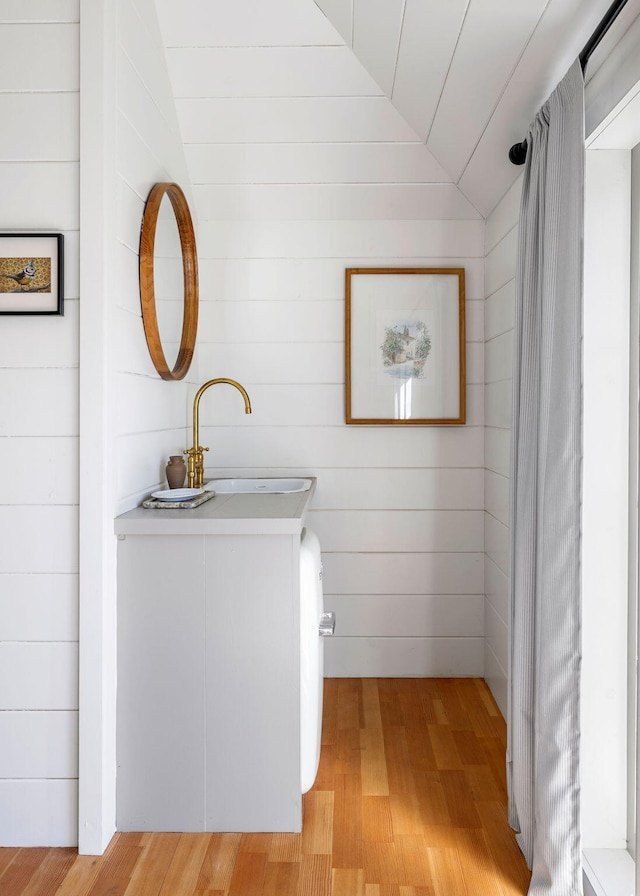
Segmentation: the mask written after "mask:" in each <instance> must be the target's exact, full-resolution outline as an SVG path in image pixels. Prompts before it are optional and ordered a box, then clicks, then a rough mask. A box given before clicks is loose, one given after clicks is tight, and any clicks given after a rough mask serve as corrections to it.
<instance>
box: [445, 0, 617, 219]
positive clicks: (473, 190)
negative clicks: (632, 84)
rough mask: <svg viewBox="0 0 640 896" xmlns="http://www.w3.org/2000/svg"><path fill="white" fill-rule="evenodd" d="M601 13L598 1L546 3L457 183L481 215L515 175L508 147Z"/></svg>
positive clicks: (517, 170) (523, 130)
mask: <svg viewBox="0 0 640 896" xmlns="http://www.w3.org/2000/svg"><path fill="white" fill-rule="evenodd" d="M605 5H606V3H605ZM602 14H603V2H602V0H552V2H550V3H549V6H548V7H547V10H546V12H545V15H544V16H543V17H542V19H541V20H540V24H539V26H538V28H537V29H536V31H535V33H534V35H533V37H532V38H531V40H530V42H529V44H528V46H527V49H526V50H525V52H524V53H523V55H522V58H521V60H520V62H519V64H518V67H517V69H516V70H515V72H514V73H513V75H512V77H511V78H510V80H509V82H508V84H507V85H506V86H505V89H504V92H503V94H502V96H501V98H500V104H499V105H498V106H497V108H496V109H495V111H494V113H493V115H492V117H491V120H490V121H489V123H488V125H487V128H486V130H485V131H484V133H483V134H482V138H481V140H480V141H479V143H478V145H477V147H476V149H475V151H474V153H473V155H472V157H471V159H470V161H469V163H468V165H467V167H466V169H465V171H464V174H463V175H462V177H461V178H460V180H459V182H458V186H459V187H460V189H461V190H462V191H463V192H464V194H465V195H466V196H467V197H468V198H469V200H470V201H471V202H472V203H473V204H474V205H475V207H476V208H478V209H479V210H480V211H481V212H482V214H483V215H484V216H485V217H488V215H489V214H490V212H492V211H493V209H494V207H495V206H496V205H497V203H498V202H499V201H500V199H501V198H502V196H504V194H505V193H506V192H507V190H508V189H509V187H510V186H511V184H512V183H513V182H514V180H516V178H517V177H518V176H519V175H520V174H521V169H520V168H519V167H518V166H516V165H512V164H511V162H510V161H509V157H508V152H509V147H510V146H511V145H512V144H513V143H516V142H519V141H520V140H523V139H524V138H525V137H526V133H527V129H528V127H529V123H530V121H531V120H532V119H533V117H534V116H535V114H536V112H537V111H538V109H539V108H540V107H541V106H542V104H543V103H544V102H545V101H546V99H547V98H548V96H549V94H550V93H551V92H552V91H553V90H554V89H555V87H556V85H557V84H558V82H559V81H560V80H561V79H562V78H563V77H564V75H565V73H566V71H567V70H568V68H569V66H570V65H571V63H572V62H573V61H574V59H576V58H577V56H578V53H579V52H580V50H581V49H582V47H583V46H584V45H585V43H586V42H587V40H588V38H589V36H590V35H591V33H592V32H593V29H594V28H595V27H596V25H597V24H598V22H599V20H600V19H601V18H602Z"/></svg>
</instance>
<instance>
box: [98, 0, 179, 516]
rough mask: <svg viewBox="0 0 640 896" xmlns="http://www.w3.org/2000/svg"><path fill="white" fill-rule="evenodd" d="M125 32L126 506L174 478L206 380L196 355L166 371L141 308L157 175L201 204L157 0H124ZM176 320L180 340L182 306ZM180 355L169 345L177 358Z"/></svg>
mask: <svg viewBox="0 0 640 896" xmlns="http://www.w3.org/2000/svg"><path fill="white" fill-rule="evenodd" d="M117 33H118V58H117V66H118V93H117V106H118V110H117V160H116V165H117V183H116V185H115V189H116V194H117V204H118V210H117V216H116V220H117V234H116V238H117V246H116V259H117V279H116V282H115V284H114V290H113V303H114V317H113V327H114V338H113V341H112V344H113V351H114V355H113V371H114V372H113V375H114V383H113V389H114V396H115V409H116V410H115V415H114V427H115V439H116V445H115V457H116V490H117V505H116V507H115V508H114V509H115V512H116V513H120V512H123V511H124V510H128V509H130V508H131V507H134V506H135V505H136V504H138V503H139V502H140V500H141V499H142V498H143V497H145V496H146V495H147V494H148V493H149V492H150V491H151V490H152V489H153V488H154V487H164V485H165V476H164V468H165V465H166V463H167V461H168V459H169V455H171V454H180V453H181V452H182V449H183V448H186V447H188V444H187V442H188V434H187V433H188V429H187V427H188V425H189V419H190V413H189V395H190V394H191V391H192V389H191V385H190V384H191V383H193V382H195V381H196V380H197V373H196V371H197V368H196V366H195V365H192V368H191V369H190V371H189V373H188V374H187V377H186V378H185V379H184V380H182V381H180V382H166V381H164V380H161V379H160V377H159V376H158V374H157V373H156V371H155V368H154V367H153V365H152V363H151V358H150V356H149V352H148V350H147V345H146V341H145V337H144V329H143V326H142V318H141V315H140V294H139V289H138V248H139V240H140V224H141V220H142V215H143V212H144V204H145V201H146V198H147V196H148V194H149V190H150V189H151V187H152V186H153V184H154V183H156V182H160V181H175V182H177V183H178V184H180V186H181V187H182V189H183V190H184V191H185V193H186V195H187V198H188V200H189V201H190V204H191V206H193V202H192V200H191V190H190V184H189V180H188V175H187V170H186V162H185V157H184V150H183V147H182V141H181V137H180V131H179V127H178V122H177V118H176V112H175V106H174V102H173V95H172V92H171V86H170V83H169V78H168V74H167V68H166V61H165V57H164V50H163V47H162V40H161V37H160V31H159V27H158V21H157V17H156V11H155V4H154V2H153V0H119V3H118V31H117ZM165 201H166V200H165ZM194 218H195V215H194ZM194 223H197V222H194ZM174 316H175V315H174ZM176 324H177V333H178V341H179V332H180V330H179V327H180V316H179V315H178V316H177V319H176ZM163 333H164V331H163ZM171 357H172V356H171V354H170V351H169V350H167V359H168V360H169V359H170V358H171ZM173 357H175V355H174V356H173ZM170 363H172V361H170Z"/></svg>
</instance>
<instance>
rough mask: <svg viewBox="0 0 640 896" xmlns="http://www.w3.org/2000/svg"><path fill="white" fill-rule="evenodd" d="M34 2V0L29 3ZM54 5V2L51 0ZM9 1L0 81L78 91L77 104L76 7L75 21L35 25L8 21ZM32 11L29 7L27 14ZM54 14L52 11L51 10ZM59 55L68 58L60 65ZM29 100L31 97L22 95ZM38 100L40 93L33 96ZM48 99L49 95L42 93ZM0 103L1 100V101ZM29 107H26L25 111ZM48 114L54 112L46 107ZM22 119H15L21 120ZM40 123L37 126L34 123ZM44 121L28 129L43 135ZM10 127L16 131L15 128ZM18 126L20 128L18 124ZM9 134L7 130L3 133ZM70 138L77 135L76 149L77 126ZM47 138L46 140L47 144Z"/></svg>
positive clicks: (8, 86) (6, 86)
mask: <svg viewBox="0 0 640 896" xmlns="http://www.w3.org/2000/svg"><path fill="white" fill-rule="evenodd" d="M30 5H31V4H30ZM50 5H51V6H52V7H54V9H55V4H54V3H52V4H50ZM6 6H7V4H6V3H5V4H3V8H2V20H3V41H2V46H3V49H2V56H1V57H0V84H2V90H3V91H7V92H11V91H20V92H21V91H27V90H28V91H40V90H43V91H51V90H56V91H60V92H63V91H75V94H74V98H75V100H76V105H77V99H78V97H77V90H78V66H79V48H80V45H79V41H78V25H77V11H76V18H75V20H74V22H73V23H69V24H62V23H55V24H53V23H52V24H49V25H46V24H42V23H41V24H39V26H38V27H37V28H34V27H33V25H31V24H8V23H7V20H6V18H5V16H6V14H7V10H6ZM30 13H31V11H29V13H28V15H29V14H30ZM49 15H51V13H49ZM25 51H26V53H27V55H28V57H29V65H25V64H24V57H25ZM60 59H64V60H65V64H64V65H60ZM22 99H23V100H24V101H26V102H27V103H28V101H29V98H28V97H22ZM33 99H35V100H36V102H37V94H36V95H35V96H34V97H33ZM41 99H43V100H45V105H46V98H45V97H41ZM0 107H1V104H0ZM25 111H26V110H25V109H23V113H24V112H25ZM44 112H45V114H46V115H49V114H51V113H50V111H49V110H44ZM19 120H20V119H16V121H19ZM35 123H37V127H35V128H34V127H33V124H35ZM42 124H43V122H41V121H40V120H39V119H35V120H34V121H32V124H31V127H30V128H29V129H31V130H35V131H36V133H40V136H42V132H41V130H40V129H41V127H42ZM8 130H11V131H13V130H14V128H10V129H8ZM15 130H18V128H16V129H15ZM6 136H7V132H5V134H4V135H3V142H4V137H6ZM68 136H70V137H71V139H75V142H76V151H77V136H78V135H77V128H75V129H71V128H69V135H68ZM48 142H49V141H48V140H47V141H45V143H46V144H48Z"/></svg>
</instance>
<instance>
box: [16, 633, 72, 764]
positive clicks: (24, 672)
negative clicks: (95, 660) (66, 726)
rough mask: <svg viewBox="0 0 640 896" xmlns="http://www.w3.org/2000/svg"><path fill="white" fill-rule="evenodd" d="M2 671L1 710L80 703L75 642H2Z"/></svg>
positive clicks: (33, 708) (60, 707)
mask: <svg viewBox="0 0 640 896" xmlns="http://www.w3.org/2000/svg"><path fill="white" fill-rule="evenodd" d="M0 673H1V674H0V680H1V681H2V688H0V710H3V709H13V710H54V709H64V710H73V709H76V707H77V705H78V645H77V644H75V643H57V642H48V643H14V642H5V643H2V644H0ZM60 746H61V745H58V748H60Z"/></svg>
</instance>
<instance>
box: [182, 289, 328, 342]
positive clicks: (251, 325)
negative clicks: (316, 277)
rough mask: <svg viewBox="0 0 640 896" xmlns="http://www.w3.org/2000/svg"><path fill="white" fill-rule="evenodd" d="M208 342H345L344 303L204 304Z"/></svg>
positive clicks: (202, 312) (202, 315) (203, 321)
mask: <svg viewBox="0 0 640 896" xmlns="http://www.w3.org/2000/svg"><path fill="white" fill-rule="evenodd" d="M199 326H201V327H202V330H203V333H204V334H205V336H208V337H209V338H208V339H207V340H206V341H207V342H209V341H210V342H212V343H215V342H231V343H233V342H238V341H242V342H243V343H245V344H246V343H250V342H279V343H283V342H296V341H297V342H338V341H339V342H342V338H343V333H344V300H343V299H339V300H331V301H326V302H325V301H313V300H310V301H307V302H300V301H284V300H283V301H266V300H262V301H252V302H246V301H245V302H226V301H220V300H219V299H218V301H209V302H201V305H200V313H199Z"/></svg>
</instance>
